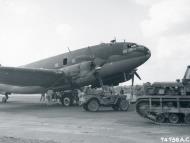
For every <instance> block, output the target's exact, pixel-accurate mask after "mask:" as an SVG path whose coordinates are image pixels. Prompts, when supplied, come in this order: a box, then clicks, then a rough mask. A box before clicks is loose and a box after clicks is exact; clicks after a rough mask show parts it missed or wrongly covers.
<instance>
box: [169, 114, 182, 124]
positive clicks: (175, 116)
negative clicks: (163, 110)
mask: <svg viewBox="0 0 190 143" xmlns="http://www.w3.org/2000/svg"><path fill="white" fill-rule="evenodd" d="M168 120H169V122H170V123H173V124H176V123H178V122H179V120H180V119H179V116H178V114H175V113H171V114H170V115H169V117H168Z"/></svg>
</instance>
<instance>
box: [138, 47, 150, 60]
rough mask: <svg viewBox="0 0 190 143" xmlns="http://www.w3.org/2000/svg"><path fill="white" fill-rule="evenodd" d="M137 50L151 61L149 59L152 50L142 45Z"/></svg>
mask: <svg viewBox="0 0 190 143" xmlns="http://www.w3.org/2000/svg"><path fill="white" fill-rule="evenodd" d="M137 50H138V51H141V53H142V54H143V55H145V56H146V57H147V59H149V58H150V57H151V52H150V50H149V49H148V48H147V47H145V46H142V45H140V46H139V47H138V48H137Z"/></svg>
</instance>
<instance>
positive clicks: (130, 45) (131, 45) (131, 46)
mask: <svg viewBox="0 0 190 143" xmlns="http://www.w3.org/2000/svg"><path fill="white" fill-rule="evenodd" d="M136 47H137V44H128V48H136Z"/></svg>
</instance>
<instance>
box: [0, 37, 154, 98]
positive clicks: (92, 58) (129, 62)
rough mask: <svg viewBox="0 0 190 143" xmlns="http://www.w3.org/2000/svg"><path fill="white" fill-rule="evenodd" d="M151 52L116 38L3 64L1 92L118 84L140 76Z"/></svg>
mask: <svg viewBox="0 0 190 143" xmlns="http://www.w3.org/2000/svg"><path fill="white" fill-rule="evenodd" d="M150 56H151V53H150V51H149V49H148V48H146V47H144V46H142V45H138V44H135V43H130V42H115V41H112V42H111V43H102V44H99V45H95V46H90V47H86V48H83V49H79V50H75V51H72V52H68V53H64V54H61V55H57V56H54V57H50V58H47V59H44V60H40V61H37V62H34V63H30V64H27V65H24V66H21V67H4V66H1V67H0V92H1V93H3V94H5V95H7V94H11V93H16V94H37V93H45V92H47V91H48V90H54V91H58V90H59V91H60V90H62V91H63V90H68V89H77V88H80V87H83V86H86V85H92V86H93V87H97V86H100V85H102V84H104V85H118V84H119V83H121V82H125V81H127V80H130V79H134V75H136V76H137V77H139V76H138V74H137V73H136V68H137V67H138V66H140V65H142V64H143V63H145V62H146V61H147V60H148V59H149V58H150ZM139 78H140V77H139Z"/></svg>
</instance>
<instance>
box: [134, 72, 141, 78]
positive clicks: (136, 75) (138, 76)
mask: <svg viewBox="0 0 190 143" xmlns="http://www.w3.org/2000/svg"><path fill="white" fill-rule="evenodd" d="M134 74H135V75H136V76H137V77H138V79H140V80H141V77H140V76H139V74H138V73H137V72H136V71H135V73H134Z"/></svg>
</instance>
